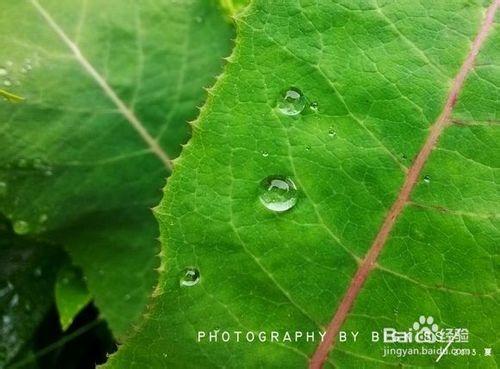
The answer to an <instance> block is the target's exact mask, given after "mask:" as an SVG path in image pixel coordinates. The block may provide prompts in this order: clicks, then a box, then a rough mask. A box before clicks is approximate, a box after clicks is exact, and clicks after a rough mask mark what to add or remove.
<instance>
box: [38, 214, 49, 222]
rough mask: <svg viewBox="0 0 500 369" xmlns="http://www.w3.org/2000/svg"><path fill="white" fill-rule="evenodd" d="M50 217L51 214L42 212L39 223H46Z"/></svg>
mask: <svg viewBox="0 0 500 369" xmlns="http://www.w3.org/2000/svg"><path fill="white" fill-rule="evenodd" d="M48 219H49V216H48V215H47V214H41V215H40V216H39V217H38V222H39V223H45V222H46V221H47V220H48Z"/></svg>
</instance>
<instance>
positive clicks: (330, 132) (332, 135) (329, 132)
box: [328, 127, 337, 137]
mask: <svg viewBox="0 0 500 369" xmlns="http://www.w3.org/2000/svg"><path fill="white" fill-rule="evenodd" d="M328 136H330V137H336V136H337V132H335V130H334V129H333V127H330V129H329V130H328Z"/></svg>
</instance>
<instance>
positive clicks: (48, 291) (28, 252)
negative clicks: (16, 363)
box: [0, 218, 67, 368]
mask: <svg viewBox="0 0 500 369" xmlns="http://www.w3.org/2000/svg"><path fill="white" fill-rule="evenodd" d="M0 254H1V255H2V257H1V259H0V315H1V319H2V320H1V321H0V367H1V368H3V367H5V365H7V364H8V363H9V362H12V361H13V359H14V358H16V357H17V355H19V354H21V353H22V349H23V347H24V346H25V345H27V344H28V342H29V341H30V340H31V338H32V334H33V332H34V331H35V329H36V328H37V326H38V324H40V322H41V321H42V319H43V318H44V317H45V314H46V313H47V312H48V310H49V308H50V307H51V305H52V303H53V298H54V293H53V290H54V284H55V280H56V275H57V272H58V270H59V269H60V267H61V266H62V265H63V264H64V263H66V262H67V258H66V257H65V255H64V253H63V251H62V250H60V249H58V248H54V247H51V246H50V245H43V244H39V243H36V242H33V241H30V240H27V239H24V238H22V237H19V236H17V235H15V234H14V233H13V232H12V230H11V229H9V228H8V227H7V224H6V222H5V220H4V219H3V218H2V219H0Z"/></svg>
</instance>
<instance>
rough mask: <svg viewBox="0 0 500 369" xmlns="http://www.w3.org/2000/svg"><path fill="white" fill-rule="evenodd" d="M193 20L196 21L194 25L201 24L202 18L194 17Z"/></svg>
mask: <svg viewBox="0 0 500 369" xmlns="http://www.w3.org/2000/svg"><path fill="white" fill-rule="evenodd" d="M195 20H196V23H201V22H203V18H202V17H199V16H198V17H196V18H195Z"/></svg>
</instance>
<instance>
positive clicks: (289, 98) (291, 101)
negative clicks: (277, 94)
mask: <svg viewBox="0 0 500 369" xmlns="http://www.w3.org/2000/svg"><path fill="white" fill-rule="evenodd" d="M305 106H306V98H305V97H304V95H302V92H301V91H300V90H299V89H297V88H294V87H292V88H290V89H288V90H287V91H286V92H285V93H284V94H283V95H282V96H281V100H280V101H279V102H278V109H279V111H280V112H281V113H283V114H285V115H297V114H300V113H301V112H302V111H303V110H304V107H305Z"/></svg>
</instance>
